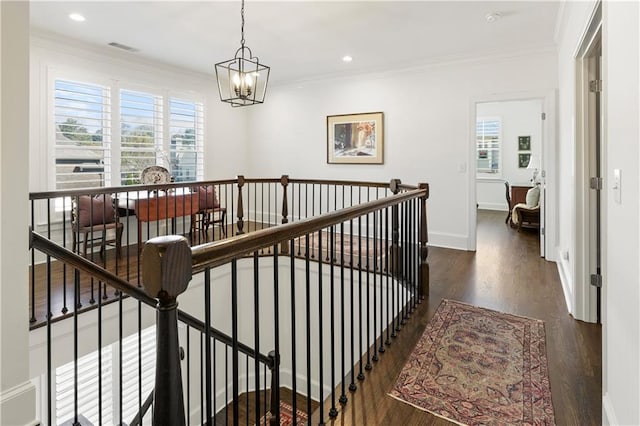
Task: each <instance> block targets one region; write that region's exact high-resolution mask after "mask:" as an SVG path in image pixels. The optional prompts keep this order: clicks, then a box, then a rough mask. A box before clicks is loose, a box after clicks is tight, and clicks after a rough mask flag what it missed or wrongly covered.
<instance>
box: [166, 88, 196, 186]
mask: <svg viewBox="0 0 640 426" xmlns="http://www.w3.org/2000/svg"><path fill="white" fill-rule="evenodd" d="M169 111H170V113H169V115H170V119H169V127H170V135H171V141H170V149H169V159H170V163H171V173H172V175H173V176H174V178H175V181H176V182H193V181H196V180H201V179H203V168H204V146H203V145H204V143H203V141H204V135H203V133H204V128H203V127H204V108H203V105H202V103H199V102H192V101H184V100H180V99H175V98H171V100H170V102H169Z"/></svg>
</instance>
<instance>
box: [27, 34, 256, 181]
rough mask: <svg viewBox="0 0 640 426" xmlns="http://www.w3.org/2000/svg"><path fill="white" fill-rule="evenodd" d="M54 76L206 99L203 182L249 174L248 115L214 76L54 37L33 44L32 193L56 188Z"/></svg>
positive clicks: (40, 37)
mask: <svg viewBox="0 0 640 426" xmlns="http://www.w3.org/2000/svg"><path fill="white" fill-rule="evenodd" d="M55 77H61V78H69V79H73V78H76V79H81V81H88V82H92V81H95V82H102V81H108V80H118V81H121V82H123V83H126V84H130V85H133V87H137V88H139V90H145V88H148V89H149V90H158V89H169V90H171V93H173V94H177V95H180V94H184V95H188V96H193V97H199V98H202V100H203V102H204V108H205V162H204V164H205V169H204V171H205V179H222V178H225V179H226V178H229V177H234V176H236V175H238V174H246V167H245V165H246V133H245V132H244V131H238V129H244V128H245V127H246V113H245V111H244V110H243V109H242V108H231V107H230V106H229V105H227V104H223V103H222V102H220V98H219V95H218V89H217V84H216V81H215V75H214V73H213V71H212V74H211V75H205V74H199V73H195V72H190V71H186V70H184V69H178V68H175V67H171V66H168V65H164V64H159V63H154V62H150V61H145V60H141V59H138V58H136V57H135V55H134V54H123V53H120V52H118V51H115V50H114V49H113V48H109V49H107V48H98V47H94V46H89V45H86V44H83V43H80V42H77V41H74V40H70V39H65V38H61V37H59V36H53V35H51V34H42V33H38V34H34V36H33V37H32V40H31V75H30V87H31V98H30V101H31V108H30V130H31V132H30V135H31V137H30V142H29V148H30V150H29V152H30V159H29V163H30V164H31V166H32V167H31V174H30V177H29V184H30V190H31V191H46V190H52V189H55V188H54V187H53V177H54V171H53V166H54V161H53V158H54V157H53V152H52V150H51V145H52V140H53V138H54V129H53V125H52V124H51V123H53V117H52V116H50V115H49V110H52V109H53V101H52V99H53V97H52V96H53V91H52V90H53V89H52V82H53V79H54V78H55Z"/></svg>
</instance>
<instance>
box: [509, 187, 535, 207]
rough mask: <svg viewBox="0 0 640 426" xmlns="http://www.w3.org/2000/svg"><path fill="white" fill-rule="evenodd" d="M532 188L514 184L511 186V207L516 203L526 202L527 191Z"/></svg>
mask: <svg viewBox="0 0 640 426" xmlns="http://www.w3.org/2000/svg"><path fill="white" fill-rule="evenodd" d="M531 188H533V186H531V184H527V183H525V184H515V185H511V207H513V206H515V205H516V204H518V203H526V202H527V191H528V190H530V189H531Z"/></svg>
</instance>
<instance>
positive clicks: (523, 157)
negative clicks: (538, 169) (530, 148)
mask: <svg viewBox="0 0 640 426" xmlns="http://www.w3.org/2000/svg"><path fill="white" fill-rule="evenodd" d="M530 159H531V153H530V152H528V153H526V154H518V168H520V169H526V168H527V166H528V165H529V160H530Z"/></svg>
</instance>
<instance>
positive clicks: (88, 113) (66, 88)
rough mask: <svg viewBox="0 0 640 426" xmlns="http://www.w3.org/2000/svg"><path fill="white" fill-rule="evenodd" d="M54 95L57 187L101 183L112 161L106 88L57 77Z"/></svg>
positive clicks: (108, 98) (80, 186)
mask: <svg viewBox="0 0 640 426" xmlns="http://www.w3.org/2000/svg"><path fill="white" fill-rule="evenodd" d="M54 97H55V113H54V115H55V128H56V133H55V157H56V164H55V175H56V189H69V188H86V187H95V186H104V184H105V173H108V172H109V166H110V163H111V152H110V142H111V140H110V137H109V135H110V133H109V131H110V128H111V117H110V113H109V111H110V91H109V89H108V88H106V87H102V86H99V85H95V84H86V83H77V82H71V81H63V80H56V82H55V95H54Z"/></svg>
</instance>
